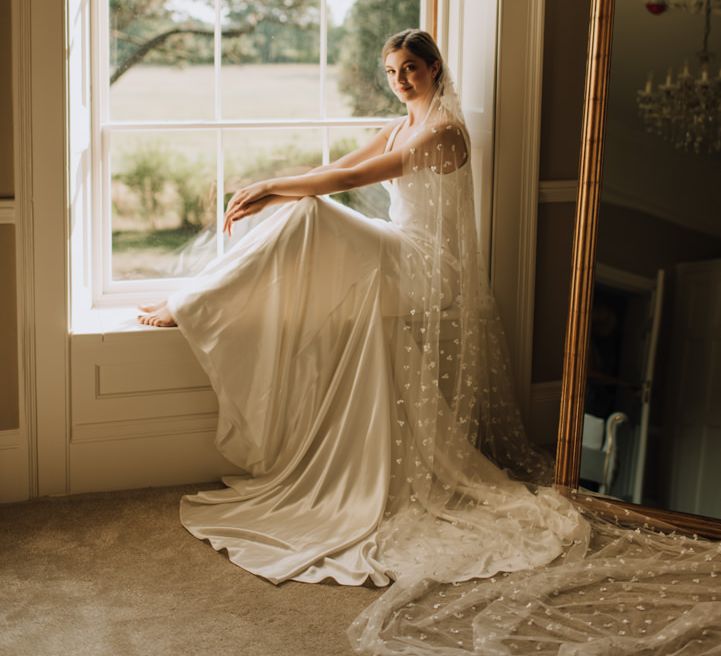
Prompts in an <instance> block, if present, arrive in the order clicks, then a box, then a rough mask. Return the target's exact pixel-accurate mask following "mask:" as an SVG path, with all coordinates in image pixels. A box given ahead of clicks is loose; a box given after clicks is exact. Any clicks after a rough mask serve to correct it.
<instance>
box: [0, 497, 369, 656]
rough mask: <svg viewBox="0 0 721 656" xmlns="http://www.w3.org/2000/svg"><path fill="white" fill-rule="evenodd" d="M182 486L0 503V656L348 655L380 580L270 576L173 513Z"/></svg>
mask: <svg viewBox="0 0 721 656" xmlns="http://www.w3.org/2000/svg"><path fill="white" fill-rule="evenodd" d="M210 487H216V486H214V485H213V484H208V485H204V486H184V487H173V488H155V489H146V490H136V491H129V492H115V493H103V494H91V495H79V496H74V497H65V498H55V499H41V500H35V501H31V502H28V503H21V504H13V505H8V506H0V654H2V655H3V656H5V655H8V656H26V655H27V656H45V655H52V656H56V655H64V654H68V655H72V656H85V655H87V656H105V655H112V656H133V655H135V654H143V655H145V654H148V655H150V654H152V655H153V656H166V655H168V656H170V655H172V656H182V655H184V654H193V655H198V654H227V655H228V656H234V655H236V654H242V655H243V656H284V655H286V654H287V655H292V656H303V655H305V654H308V655H313V656H326V655H331V654H333V655H336V654H351V653H352V651H351V650H350V647H349V644H348V641H347V638H346V636H345V628H346V627H347V626H348V625H349V624H350V622H351V621H352V620H353V618H354V617H355V616H356V615H357V614H358V613H359V612H360V611H361V610H362V609H363V608H364V607H365V606H367V605H368V604H370V603H371V602H372V601H373V600H374V599H375V598H377V597H378V596H379V595H380V594H381V593H382V590H377V589H374V588H370V587H358V588H351V587H343V586H338V585H335V584H321V585H310V584H303V583H295V582H289V583H285V584H283V585H280V586H277V587H276V586H274V585H273V584H271V583H268V582H267V581H265V580H264V579H261V578H258V577H256V576H254V575H252V574H249V573H248V572H246V571H244V570H242V569H240V568H239V567H237V566H235V565H233V564H232V563H230V562H229V561H228V560H227V558H226V556H225V554H224V553H217V552H215V551H214V550H213V549H212V548H211V547H210V546H209V545H208V544H207V543H205V542H200V541H199V540H196V539H195V538H194V537H192V536H191V535H190V534H189V533H188V532H187V531H186V530H185V529H184V528H183V527H182V526H181V525H180V522H179V521H178V500H179V499H180V496H181V495H182V494H186V493H190V492H194V491H196V490H197V489H209V488H210Z"/></svg>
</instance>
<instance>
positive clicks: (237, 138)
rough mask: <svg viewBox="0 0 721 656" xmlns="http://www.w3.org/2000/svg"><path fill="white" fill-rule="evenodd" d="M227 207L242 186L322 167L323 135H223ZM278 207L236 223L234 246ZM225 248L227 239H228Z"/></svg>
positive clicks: (253, 131) (313, 131) (263, 132)
mask: <svg viewBox="0 0 721 656" xmlns="http://www.w3.org/2000/svg"><path fill="white" fill-rule="evenodd" d="M223 150H224V153H225V156H224V157H225V164H224V167H225V168H224V172H225V182H224V185H225V189H224V193H225V197H224V201H225V202H224V204H223V205H224V207H226V206H227V204H228V201H229V200H230V197H231V196H232V195H233V194H234V193H235V191H236V190H237V189H238V188H240V187H242V186H243V185H246V184H249V183H251V182H255V181H256V180H264V179H267V178H272V177H277V176H282V175H299V174H301V173H305V172H306V171H308V170H310V169H312V168H313V167H315V166H319V165H320V164H321V163H322V131H321V130H319V129H315V128H309V129H285V130H283V129H238V130H226V131H224V133H223ZM275 209H276V206H272V207H270V208H267V209H266V210H264V211H263V212H260V213H258V214H256V215H253V216H251V217H248V218H247V219H242V220H240V221H237V222H236V223H235V225H234V226H233V237H232V240H231V243H234V242H236V241H237V240H238V239H239V238H240V237H241V236H242V235H244V234H246V233H247V232H248V231H249V230H250V229H251V228H253V227H254V226H255V225H257V224H258V223H259V222H260V221H262V220H263V219H264V218H265V217H266V216H267V215H268V214H270V213H272V212H273V211H274V210H275ZM225 242H226V246H227V245H228V243H229V242H228V239H227V237H226V239H225Z"/></svg>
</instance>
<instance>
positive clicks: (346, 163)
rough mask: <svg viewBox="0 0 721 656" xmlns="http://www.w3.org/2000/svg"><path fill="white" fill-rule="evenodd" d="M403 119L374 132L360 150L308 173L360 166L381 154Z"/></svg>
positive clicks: (357, 149)
mask: <svg viewBox="0 0 721 656" xmlns="http://www.w3.org/2000/svg"><path fill="white" fill-rule="evenodd" d="M404 118H405V117H402V118H400V119H398V120H397V121H392V122H390V123H388V124H387V125H384V126H383V127H382V128H381V129H380V130H379V131H378V132H376V134H375V135H374V136H373V138H372V139H371V140H370V141H368V143H366V144H364V145H363V146H361V147H360V148H356V149H355V150H353V151H351V152H350V153H346V154H345V155H343V156H342V157H339V158H338V159H337V160H335V162H331V163H330V164H324V165H323V166H316V167H315V168H313V169H311V170H310V171H308V173H321V172H323V171H330V170H332V169H339V168H349V167H351V166H355V165H356V164H360V163H361V162H363V161H365V160H367V159H370V158H371V157H375V156H376V155H381V154H383V151H384V150H385V148H386V143H387V141H388V137H390V134H391V132H392V131H393V128H394V127H395V126H396V124H397V123H398V121H402V120H403V119H404Z"/></svg>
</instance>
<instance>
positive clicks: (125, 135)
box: [110, 131, 217, 280]
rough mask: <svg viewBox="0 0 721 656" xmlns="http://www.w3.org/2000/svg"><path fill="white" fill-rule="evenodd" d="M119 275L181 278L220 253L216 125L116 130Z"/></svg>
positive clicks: (115, 265) (113, 160)
mask: <svg viewBox="0 0 721 656" xmlns="http://www.w3.org/2000/svg"><path fill="white" fill-rule="evenodd" d="M110 147H111V151H110V152H111V157H110V167H111V196H112V209H111V229H112V277H113V280H131V279H138V278H175V277H180V276H186V275H193V274H194V273H197V272H198V271H199V270H200V269H201V268H202V266H203V265H204V264H206V263H207V262H208V261H209V260H210V259H212V258H213V257H215V254H216V252H217V248H216V246H215V234H216V219H215V216H216V211H215V204H216V200H215V199H216V197H215V180H216V168H215V158H216V138H215V133H214V132H212V131H192V132H191V131H186V132H176V131H163V132H122V133H115V134H114V135H112V138H111V140H110Z"/></svg>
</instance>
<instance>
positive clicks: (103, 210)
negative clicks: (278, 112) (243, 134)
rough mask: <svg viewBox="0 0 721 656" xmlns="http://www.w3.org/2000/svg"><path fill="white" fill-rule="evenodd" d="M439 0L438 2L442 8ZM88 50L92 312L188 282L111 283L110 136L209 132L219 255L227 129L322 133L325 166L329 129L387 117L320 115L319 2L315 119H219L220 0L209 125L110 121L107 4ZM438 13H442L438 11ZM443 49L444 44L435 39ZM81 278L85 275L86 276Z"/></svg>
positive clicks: (98, 8)
mask: <svg viewBox="0 0 721 656" xmlns="http://www.w3.org/2000/svg"><path fill="white" fill-rule="evenodd" d="M443 2H444V0H441V4H443ZM91 9H92V16H91V25H92V31H91V35H90V36H91V39H90V42H91V48H92V56H91V57H90V62H91V65H90V76H91V84H90V89H91V93H92V97H91V103H90V105H91V112H90V114H91V152H92V155H91V160H92V163H91V167H92V171H91V181H92V182H91V187H92V189H91V198H92V216H93V220H92V222H91V225H89V226H88V228H89V231H90V233H91V234H90V251H91V253H90V262H87V263H85V269H86V271H87V267H89V269H90V272H91V275H90V276H89V278H90V280H91V289H90V290H89V291H90V297H91V304H92V307H117V306H127V305H132V304H136V303H138V302H140V301H142V300H147V299H148V297H149V296H153V295H161V294H163V293H167V292H170V291H172V290H175V289H178V288H179V287H181V286H182V285H183V284H184V283H186V282H187V281H188V278H182V277H180V278H178V277H176V278H162V279H145V280H115V281H114V280H113V279H112V227H111V204H112V196H111V179H110V176H111V170H110V155H111V149H110V138H111V136H112V135H113V134H117V133H122V132H123V131H142V130H154V131H160V130H198V129H202V130H208V131H215V142H216V180H217V183H218V189H217V193H216V221H217V229H216V245H217V253H218V254H221V253H222V252H223V233H222V217H223V198H224V188H223V187H224V175H223V132H224V130H227V129H233V128H236V129H237V128H241V129H242V128H248V129H254V128H255V129H257V128H320V131H321V134H322V143H321V152H322V163H323V164H328V163H329V152H330V136H329V134H330V129H331V128H337V127H357V128H380V127H382V126H383V125H385V124H387V123H388V122H389V121H391V120H393V119H392V118H386V117H353V118H328V117H327V115H326V113H325V112H326V103H325V100H326V71H327V65H328V64H327V33H328V30H327V0H320V25H321V26H322V28H323V29H321V38H320V71H319V74H320V116H319V118H317V119H299V120H295V119H277V120H276V119H252V120H221V117H220V107H221V98H220V92H221V83H220V75H221V20H220V19H221V0H215V37H214V40H215V43H214V66H213V89H214V112H215V116H214V117H213V119H209V120H195V121H184V120H183V121H178V120H170V121H153V120H150V121H148V120H144V121H138V120H133V121H117V120H110V117H109V106H110V103H109V99H110V83H109V80H110V71H109V47H110V44H109V39H108V29H107V26H108V24H109V11H108V1H107V0H99V1H98V2H93V3H92V4H91ZM420 9H421V11H420V19H421V26H423V28H424V29H427V30H428V31H430V32H434V29H433V27H432V25H433V24H435V22H436V17H437V14H438V0H420ZM441 11H442V10H441ZM439 40H440V41H441V45H443V42H444V39H442V38H441V39H439ZM85 278H86V279H87V278H88V276H87V275H86V276H85Z"/></svg>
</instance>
